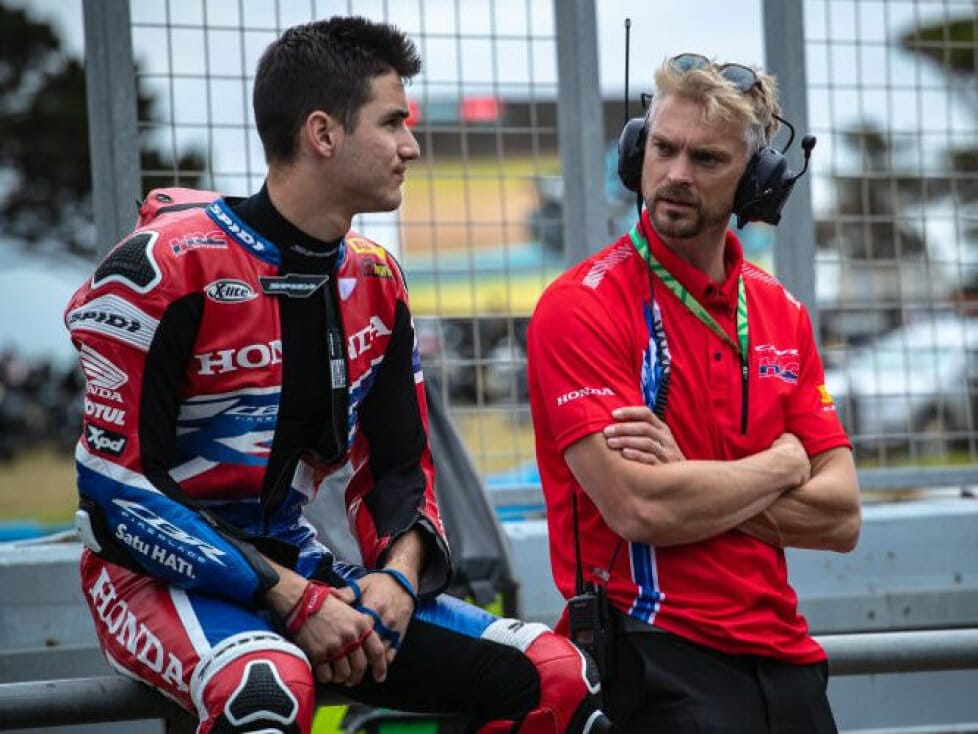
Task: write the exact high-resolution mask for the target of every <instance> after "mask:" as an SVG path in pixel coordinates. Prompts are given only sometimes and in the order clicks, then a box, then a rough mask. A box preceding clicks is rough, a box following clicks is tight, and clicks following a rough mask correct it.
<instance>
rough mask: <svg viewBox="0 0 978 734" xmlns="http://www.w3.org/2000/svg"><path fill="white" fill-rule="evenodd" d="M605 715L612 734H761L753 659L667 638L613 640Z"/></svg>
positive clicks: (764, 716)
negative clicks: (613, 659)
mask: <svg viewBox="0 0 978 734" xmlns="http://www.w3.org/2000/svg"><path fill="white" fill-rule="evenodd" d="M617 640H618V646H617V648H616V654H617V665H616V667H615V670H616V674H615V678H614V680H613V681H611V682H609V683H606V685H605V710H606V711H607V712H608V716H609V717H611V719H612V720H613V721H614V722H615V731H616V732H618V731H620V732H635V733H636V734H638V732H643V733H648V732H653V733H654V732H670V734H764V733H765V732H768V731H769V726H768V712H767V705H766V701H765V697H764V695H763V692H762V689H761V685H760V682H759V680H758V676H757V658H752V657H740V656H732V655H724V654H723V653H719V652H716V651H714V650H709V649H707V648H705V647H702V646H700V645H696V644H694V643H691V642H688V641H686V640H683V639H682V638H680V637H677V636H676V635H672V634H669V633H667V632H638V633H636V632H627V633H620V634H619V635H618V638H617Z"/></svg>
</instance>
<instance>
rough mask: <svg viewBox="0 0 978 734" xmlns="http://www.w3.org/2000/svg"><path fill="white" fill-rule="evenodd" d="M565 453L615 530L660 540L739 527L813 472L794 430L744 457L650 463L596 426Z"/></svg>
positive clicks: (680, 539)
mask: <svg viewBox="0 0 978 734" xmlns="http://www.w3.org/2000/svg"><path fill="white" fill-rule="evenodd" d="M564 458H565V460H566V461H567V464H568V466H569V467H570V469H571V471H572V472H573V474H574V476H575V478H576V479H577V481H578V483H579V484H580V485H581V487H582V488H583V489H584V491H585V492H587V494H588V496H589V497H590V498H591V499H592V500H593V501H594V503H595V504H596V505H597V507H598V509H599V511H600V512H601V515H602V517H603V518H604V519H605V522H607V523H608V526H609V527H610V528H611V529H612V530H614V531H615V532H616V533H617V534H618V535H620V536H621V537H623V538H625V539H626V540H629V541H633V542H645V543H654V544H655V545H658V546H666V545H678V544H682V543H693V542H696V541H699V540H703V539H705V538H710V537H713V536H715V535H719V534H720V533H723V532H726V531H727V530H730V529H732V528H735V527H737V526H739V525H741V524H742V523H744V522H746V521H747V520H749V519H750V518H752V517H754V516H755V515H757V514H759V513H761V512H763V511H764V510H766V509H767V508H768V507H769V506H771V505H772V504H773V503H774V502H775V501H776V500H777V499H778V498H779V497H781V496H782V494H783V493H784V492H786V491H788V490H791V489H794V488H795V487H798V486H799V485H802V484H804V483H805V482H806V481H807V480H808V476H809V463H808V457H807V456H806V455H805V452H804V449H803V448H802V447H801V444H800V442H799V441H798V439H796V438H795V437H794V436H791V435H790V434H785V435H783V436H781V437H779V438H778V439H777V440H775V441H774V443H773V444H772V445H771V447H770V448H768V449H766V450H764V451H760V452H758V453H756V454H753V455H751V456H748V457H745V458H743V459H739V460H736V461H676V462H667V463H661V462H659V463H643V462H641V461H638V460H635V459H628V458H626V457H625V456H623V455H622V453H621V451H620V450H616V449H614V448H612V447H611V446H609V445H608V439H607V438H606V436H605V435H604V434H601V433H594V434H591V435H589V436H586V437H585V438H583V439H581V440H580V441H577V442H576V443H574V444H572V445H571V446H570V447H568V449H567V450H566V451H565V452H564Z"/></svg>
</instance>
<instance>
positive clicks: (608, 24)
mask: <svg viewBox="0 0 978 734" xmlns="http://www.w3.org/2000/svg"><path fill="white" fill-rule="evenodd" d="M222 1H223V2H226V3H227V5H228V6H229V7H230V6H237V3H231V2H230V0H222ZM4 2H5V3H6V4H8V5H11V6H15V7H26V8H29V9H30V11H31V12H32V13H33V14H35V15H36V16H37V17H40V18H44V19H45V20H48V21H49V22H52V23H53V24H55V25H56V26H57V27H58V29H59V30H60V31H61V32H62V36H63V38H64V39H65V41H66V43H67V45H68V48H69V49H70V50H72V51H74V52H75V53H78V54H81V52H82V49H83V46H84V32H83V29H82V10H81V5H82V3H81V0H4ZM167 4H169V6H170V13H171V16H172V17H175V18H183V17H185V15H184V11H185V10H186V11H190V12H191V13H196V12H198V11H196V8H198V7H199V6H200V5H201V3H200V2H199V1H198V0H188V1H186V2H183V1H182V0H169V2H154V3H152V4H150V3H141V4H137V5H136V6H135V10H134V16H136V15H139V14H140V13H143V14H145V16H146V17H149V16H150V15H152V14H154V13H156V14H160V16H161V17H162V14H163V13H164V12H165V8H166V5H167ZM140 5H141V6H142V8H141V9H140V7H139V6H140ZM249 5H251V6H252V7H253V8H254V7H262V6H264V7H267V8H269V9H271V8H273V7H275V6H278V7H279V8H281V9H282V12H283V15H284V19H285V21H286V23H287V24H288V23H289V22H291V18H292V17H293V16H290V10H293V9H294V20H295V21H296V22H297V21H300V20H305V19H308V17H309V8H310V7H311V3H310V2H309V0H293V1H292V2H289V1H288V0H278V2H276V3H272V2H264V3H260V2H258V1H257V0H252V1H251V2H250V3H249ZM315 5H316V8H317V10H322V15H324V16H325V15H331V14H334V13H345V12H347V11H348V10H351V9H352V11H353V12H360V13H363V14H364V15H367V16H368V17H383V15H384V7H385V6H386V8H387V12H388V13H389V14H390V17H392V21H393V22H396V23H398V24H399V25H401V26H402V27H403V28H404V30H405V31H407V32H409V33H410V32H417V31H418V30H419V27H420V20H421V19H420V18H418V17H417V15H418V11H417V8H418V6H419V5H423V6H424V9H425V16H426V17H425V21H426V28H427V29H428V31H429V32H431V31H434V30H438V31H446V30H450V29H452V28H453V26H454V25H455V20H456V19H455V17H454V8H455V7H456V5H458V6H459V7H460V8H461V11H462V12H461V13H460V17H459V19H458V24H459V26H460V27H461V28H462V29H463V31H469V30H474V29H475V28H476V27H477V26H479V25H484V26H485V27H486V28H488V26H489V22H492V19H489V11H488V8H489V7H490V6H493V5H494V6H495V9H496V12H495V18H494V21H495V24H496V31H497V32H498V33H509V32H525V31H526V27H527V8H529V12H530V13H531V14H532V16H531V18H530V22H531V23H532V22H533V21H536V25H537V28H536V29H535V32H536V33H540V32H541V30H543V31H546V30H547V27H548V26H550V25H552V10H551V8H552V6H551V4H550V3H549V2H546V0H542V1H541V0H495V2H494V3H488V2H486V1H485V0H457V1H456V0H425V1H424V2H423V3H417V2H397V3H393V2H389V1H388V2H384V1H383V0H380V1H378V0H343V1H341V2H318V3H315ZM722 6H723V15H724V20H723V22H722V23H717V22H716V13H717V7H718V2H717V0H683V2H681V3H664V2H649V0H599V1H598V2H597V18H598V34H599V36H598V38H599V52H600V56H601V58H600V66H601V69H600V73H601V85H602V88H603V89H605V90H609V91H620V90H621V89H622V87H623V78H624V60H625V54H624V47H625V44H624V20H625V18H626V17H630V18H631V19H632V42H631V50H632V53H631V55H632V60H631V61H632V72H631V76H632V79H633V80H635V83H636V84H643V83H644V84H645V85H646V86H647V85H648V82H649V79H650V78H651V70H652V69H653V68H654V67H655V66H656V65H657V64H658V63H659V62H661V61H662V59H663V58H665V57H667V56H672V55H675V54H676V53H680V52H682V51H703V52H704V53H706V54H707V55H709V56H715V57H717V58H720V59H727V60H737V61H740V62H742V63H750V64H760V63H761V62H762V61H763V56H764V53H763V52H764V48H763V41H762V20H761V2H760V0H723V2H722ZM210 7H211V8H217V9H220V2H214V0H211V3H210ZM257 15H258V13H252V16H251V17H255V16H257ZM269 16H270V17H272V18H273V16H271V13H269ZM272 22H274V20H273V21H272ZM138 51H139V50H138V49H137V54H138ZM434 51H435V54H436V55H435V56H432V57H429V58H427V59H425V61H426V62H427V65H428V67H429V68H438V69H443V68H445V64H444V59H442V58H440V56H439V55H437V54H438V49H435V50H434ZM517 61H518V58H514V57H510V58H505V57H504V58H500V59H499V63H500V69H499V76H500V77H501V78H503V79H515V80H519V79H522V78H525V75H526V68H525V66H524V65H521V64H518V63H516V62H517ZM452 67H454V63H452V64H450V65H449V68H452Z"/></svg>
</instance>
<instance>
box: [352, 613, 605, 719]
mask: <svg viewBox="0 0 978 734" xmlns="http://www.w3.org/2000/svg"><path fill="white" fill-rule="evenodd" d="M340 690H341V691H342V692H343V693H344V694H345V695H347V696H349V697H350V698H353V699H355V700H358V701H362V702H363V703H367V704H370V705H374V706H384V707H387V708H393V709H398V710H402V711H417V712H428V713H455V714H461V715H463V716H466V717H468V718H469V719H471V720H472V722H473V723H474V724H477V725H482V726H483V728H482V729H480V731H483V732H487V733H488V732H497V731H498V732H509V731H514V730H515V731H519V732H521V734H563V732H594V733H595V734H597V732H601V731H605V728H604V727H605V726H607V720H606V719H605V718H604V716H603V714H602V713H601V711H600V684H599V683H598V680H597V674H596V670H595V669H594V665H593V663H590V664H589V662H588V661H587V660H586V659H585V657H584V656H583V655H582V654H581V652H580V651H579V650H578V649H577V648H576V647H574V646H573V645H572V644H571V643H570V642H569V641H568V640H566V639H565V638H563V637H558V636H557V635H554V634H553V633H552V632H551V631H550V630H549V629H548V628H547V627H546V626H544V625H537V624H525V623H523V622H520V621H519V620H514V619H498V618H497V617H494V616H493V615H491V614H489V613H488V612H485V611H483V610H482V609H479V608H478V607H474V606H472V605H470V604H466V603H464V602H461V601H458V600H457V599H453V598H451V597H447V596H444V595H443V596H440V597H438V598H437V599H434V600H431V601H428V602H424V603H422V604H421V606H420V607H419V609H418V611H417V613H416V614H415V617H414V619H413V620H412V622H411V624H410V626H409V627H408V630H407V634H406V635H405V639H404V644H403V646H402V647H401V649H400V651H399V652H398V654H397V657H396V658H395V660H394V663H393V665H392V666H391V668H390V671H389V672H388V675H387V680H386V681H385V682H384V683H382V684H377V683H375V682H374V681H373V680H371V679H369V675H368V676H367V679H365V680H364V681H363V682H362V683H361V684H360V685H359V686H355V687H353V688H342V689H340ZM490 722H491V723H490Z"/></svg>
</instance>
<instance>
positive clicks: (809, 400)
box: [785, 307, 852, 456]
mask: <svg viewBox="0 0 978 734" xmlns="http://www.w3.org/2000/svg"><path fill="white" fill-rule="evenodd" d="M798 352H799V355H800V359H799V373H800V374H799V375H798V389H797V390H795V391H794V392H793V393H792V397H791V399H790V402H789V403H788V405H787V406H786V428H785V430H786V431H788V432H789V433H793V434H795V435H796V436H797V437H798V439H799V440H800V441H801V442H802V445H803V446H804V447H805V451H807V452H808V455H809V456H814V455H816V454H820V453H822V452H823V451H828V450H829V449H834V448H838V447H840V446H846V447H848V448H852V443H851V442H850V441H849V438H848V436H847V435H846V432H845V429H844V428H843V427H842V422H841V421H840V420H839V416H838V414H837V413H836V410H835V403H833V402H832V397H831V396H830V395H829V393H828V390H826V389H825V369H824V367H823V366H822V358H821V356H820V355H819V353H818V349H817V348H816V347H815V337H814V334H813V332H812V323H811V319H810V318H809V315H808V311H807V310H806V309H805V308H804V307H802V308H801V315H800V318H799V320H798Z"/></svg>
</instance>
